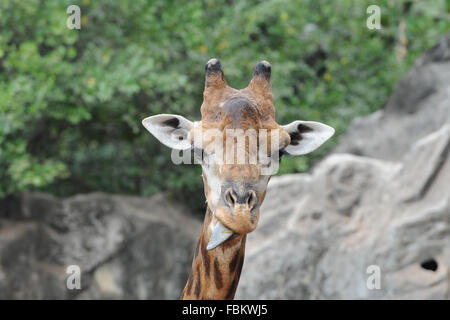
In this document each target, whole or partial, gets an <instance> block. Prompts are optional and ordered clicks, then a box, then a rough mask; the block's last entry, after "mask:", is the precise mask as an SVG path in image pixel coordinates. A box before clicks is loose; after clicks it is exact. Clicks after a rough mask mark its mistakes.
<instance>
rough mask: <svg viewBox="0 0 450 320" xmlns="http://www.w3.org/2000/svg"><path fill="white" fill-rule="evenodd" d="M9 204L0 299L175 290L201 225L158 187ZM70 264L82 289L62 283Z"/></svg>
mask: <svg viewBox="0 0 450 320" xmlns="http://www.w3.org/2000/svg"><path fill="white" fill-rule="evenodd" d="M11 208H13V209H14V210H12V209H11ZM11 208H10V209H11V210H8V212H6V214H5V215H4V216H3V218H2V219H1V220H0V299H41V298H45V299H65V298H80V299H83V298H111V299H120V298H122V299H123V298H139V299H174V298H177V297H178V296H179V294H180V292H181V290H182V288H183V286H184V284H185V281H186V279H187V276H188V273H189V271H190V264H191V259H192V254H193V250H194V247H195V243H196V240H197V237H198V232H199V230H200V223H199V222H198V221H197V220H196V219H194V218H193V217H191V216H189V215H187V214H185V213H183V211H184V210H183V208H181V207H179V206H176V205H174V204H172V203H171V202H170V201H169V200H168V199H167V198H166V197H165V196H164V195H162V194H160V195H157V196H154V197H152V198H148V199H146V198H137V197H126V196H113V195H106V194H102V193H93V194H87V195H78V196H75V197H71V198H67V199H63V200H59V199H56V198H54V197H52V196H49V195H45V194H39V193H27V194H24V195H22V197H21V199H20V201H19V202H18V204H17V205H15V206H12V207H11ZM69 265H78V266H79V267H80V269H81V280H82V281H81V284H82V285H81V287H82V288H81V290H68V289H67V287H66V278H67V276H68V274H66V268H67V266H69Z"/></svg>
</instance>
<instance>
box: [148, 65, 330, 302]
mask: <svg viewBox="0 0 450 320" xmlns="http://www.w3.org/2000/svg"><path fill="white" fill-rule="evenodd" d="M271 72H272V67H271V65H270V63H268V62H267V61H261V62H259V63H258V64H257V65H256V67H255V71H254V73H253V78H252V79H251V81H250V83H249V84H248V86H247V87H246V88H244V89H240V90H237V89H234V88H231V87H230V86H228V84H227V81H226V78H225V75H224V72H223V70H222V64H221V63H220V61H219V60H218V59H214V58H213V59H211V60H209V61H208V62H207V63H206V66H205V88H204V92H203V104H202V106H201V115H202V117H201V120H200V121H195V122H193V121H190V120H188V119H186V118H184V117H183V116H181V115H171V114H160V115H154V116H151V117H148V118H145V119H144V120H143V121H142V124H143V125H144V127H145V128H146V129H147V130H148V131H150V133H152V134H153V135H154V136H155V137H156V138H157V139H158V140H159V141H160V142H161V143H163V144H164V145H166V146H168V147H170V148H172V149H174V150H178V151H179V150H183V151H185V152H188V157H186V159H190V158H191V157H190V152H191V151H193V152H194V159H195V157H197V158H198V161H197V162H195V163H199V164H200V165H201V166H202V177H203V183H204V191H205V197H206V201H207V210H206V214H205V219H204V223H203V227H202V230H201V233H200V237H199V241H198V244H197V249H196V251H195V255H194V259H193V262H192V272H191V274H190V276H189V279H188V281H187V283H186V286H185V288H184V290H183V293H182V298H183V299H232V298H233V297H234V294H235V292H236V288H237V285H238V282H239V277H240V272H241V268H242V265H243V261H244V249H245V241H246V235H247V234H248V233H250V232H252V231H253V230H254V229H255V228H256V226H257V224H258V220H259V210H260V207H261V204H262V203H263V201H264V197H265V195H266V188H267V184H268V182H269V180H270V176H271V175H272V174H273V173H274V172H275V171H276V169H277V168H278V165H279V162H280V161H281V156H282V155H290V156H296V155H303V154H307V153H309V152H312V151H314V150H315V149H317V148H318V147H320V146H321V145H322V144H323V143H325V142H326V141H327V140H328V139H329V138H330V137H331V136H333V134H334V129H333V128H332V127H330V126H328V125H325V124H323V123H319V122H314V121H303V120H296V121H294V122H292V123H290V124H287V125H279V124H278V123H277V122H276V120H275V107H274V105H273V93H272V85H271V82H270V78H271ZM189 161H190V160H189ZM177 163H182V161H181V162H178V161H177Z"/></svg>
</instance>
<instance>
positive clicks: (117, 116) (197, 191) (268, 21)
mask: <svg viewBox="0 0 450 320" xmlns="http://www.w3.org/2000/svg"><path fill="white" fill-rule="evenodd" d="M371 2H373V1H357V0H348V1H325V0H304V1H282V0H267V1H256V0H244V1H231V0H220V1H212V0H204V1H181V0H154V1H146V0H133V1H128V0H116V1H110V0H98V1H89V0H83V1H74V0H65V1H61V0H45V1H44V0H41V1H40V0H28V1H21V0H2V1H1V2H0V197H3V196H6V195H10V194H15V193H18V192H21V191H23V190H46V191H50V192H53V193H54V194H56V195H61V196H62V195H69V194H73V193H78V192H88V191H93V190H102V191H106V192H120V193H130V194H140V195H151V194H153V193H155V192H158V191H160V190H165V191H168V192H169V194H171V195H173V196H174V197H175V198H176V199H181V200H182V201H187V202H188V203H189V204H191V205H192V207H193V208H199V207H200V206H201V203H202V199H203V191H202V182H201V178H200V173H201V170H200V168H199V167H198V166H193V165H181V166H176V165H174V164H172V162H171V161H170V150H169V149H167V148H166V147H163V146H161V145H160V144H159V143H158V142H157V141H156V139H154V138H153V137H152V136H150V134H148V133H147V132H146V131H145V130H144V128H143V127H142V126H141V124H140V121H141V119H143V118H144V117H146V116H149V115H153V114H158V113H177V114H182V115H184V116H186V117H188V118H191V119H199V116H200V112H199V111H200V105H201V101H202V90H203V84H204V78H203V77H204V74H203V71H204V64H205V62H206V61H207V60H208V59H209V58H211V57H217V58H219V59H221V61H222V64H223V65H224V69H225V73H226V76H227V79H228V82H229V83H230V85H231V86H233V87H237V88H240V87H245V86H246V85H247V83H248V81H249V80H250V78H251V75H252V72H253V68H254V66H255V64H256V62H257V61H259V60H263V59H264V60H268V61H270V62H271V63H272V66H273V78H272V83H273V91H274V94H275V106H276V108H277V119H278V121H279V122H280V123H287V122H290V121H293V120H296V119H307V120H316V121H322V122H325V123H327V124H330V125H332V126H333V127H335V128H336V129H337V132H338V133H342V132H343V131H345V128H346V127H347V125H348V123H349V121H350V120H351V119H353V118H354V117H356V116H361V115H365V114H368V113H370V112H373V111H374V110H376V109H377V108H380V107H381V106H382V105H383V103H384V102H385V101H386V99H387V97H388V96H389V94H390V92H391V91H392V89H393V86H394V84H395V82H396V81H397V80H398V79H399V78H400V77H401V76H402V75H403V74H404V73H405V72H406V71H407V70H408V68H409V67H410V66H411V65H412V63H413V61H414V59H415V58H416V57H417V56H418V55H419V54H421V53H423V52H424V51H425V50H426V49H427V48H429V47H431V46H432V45H433V43H434V42H435V41H436V40H437V38H438V37H439V36H440V35H442V34H443V33H444V32H446V31H448V30H449V13H450V4H449V2H448V1H444V0H441V1H439V0H434V1H426V4H425V2H424V1H388V0H385V1H377V4H378V5H379V6H380V7H381V11H382V12H381V14H382V29H381V30H369V29H367V27H366V19H367V17H368V14H367V13H366V8H367V7H368V5H370V4H372V3H371ZM70 4H77V5H79V6H80V7H81V12H82V29H81V30H69V29H68V28H67V27H66V19H67V17H68V14H67V13H66V8H67V7H68V6H69V5H70ZM403 26H404V27H405V28H404V31H402V30H403ZM335 142H336V138H334V141H333V142H331V143H328V144H327V146H326V147H325V148H323V149H321V151H319V152H315V153H314V154H313V155H311V156H308V157H299V158H288V159H283V163H282V165H281V170H280V173H289V172H301V171H305V170H307V169H308V168H309V167H310V166H311V164H312V163H313V161H314V160H315V159H317V158H318V157H320V156H322V155H323V154H324V153H325V152H327V150H329V149H330V148H331V147H332V146H333V143H335Z"/></svg>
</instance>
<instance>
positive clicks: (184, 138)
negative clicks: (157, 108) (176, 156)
mask: <svg viewBox="0 0 450 320" xmlns="http://www.w3.org/2000/svg"><path fill="white" fill-rule="evenodd" d="M142 124H143V126H144V127H145V129H147V130H148V131H150V133H151V134H152V135H154V136H155V138H156V139H158V140H159V141H160V142H161V143H162V144H164V145H166V146H168V147H169V148H172V149H178V150H185V149H189V148H190V147H191V141H190V139H189V131H190V130H191V129H192V128H193V127H194V124H193V123H192V122H191V121H189V120H188V119H186V118H184V117H182V116H179V115H175V114H159V115H156V116H151V117H148V118H145V119H144V120H142Z"/></svg>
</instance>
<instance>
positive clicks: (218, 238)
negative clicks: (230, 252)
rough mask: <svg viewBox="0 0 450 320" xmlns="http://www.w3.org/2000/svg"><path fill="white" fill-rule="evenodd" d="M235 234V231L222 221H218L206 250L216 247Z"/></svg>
mask: <svg viewBox="0 0 450 320" xmlns="http://www.w3.org/2000/svg"><path fill="white" fill-rule="evenodd" d="M233 234H234V232H233V231H231V230H230V229H228V228H227V227H225V226H224V225H223V224H222V222H220V221H217V223H216V225H215V226H214V228H213V230H212V234H211V239H209V242H208V245H207V246H206V250H212V249H214V248H216V247H217V246H219V245H220V244H222V243H224V242H225V241H226V240H228V239H229V238H230V237H231V236H232V235H233Z"/></svg>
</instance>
